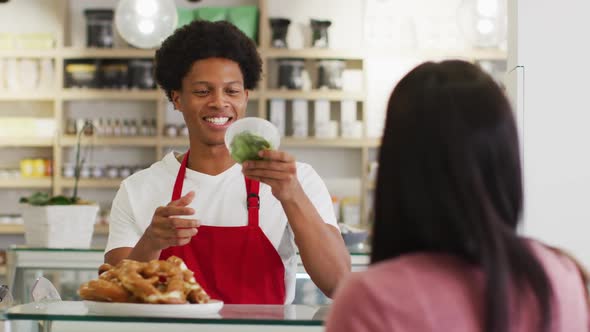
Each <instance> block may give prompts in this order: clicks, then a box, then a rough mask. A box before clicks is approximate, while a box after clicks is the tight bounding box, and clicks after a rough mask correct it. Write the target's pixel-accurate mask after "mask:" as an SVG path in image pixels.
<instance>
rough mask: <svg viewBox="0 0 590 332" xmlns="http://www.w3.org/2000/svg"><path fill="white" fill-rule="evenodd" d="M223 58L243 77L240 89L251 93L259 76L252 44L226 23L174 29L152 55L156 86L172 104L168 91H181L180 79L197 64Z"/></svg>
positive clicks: (259, 66) (197, 23)
mask: <svg viewBox="0 0 590 332" xmlns="http://www.w3.org/2000/svg"><path fill="white" fill-rule="evenodd" d="M207 58H224V59H229V60H232V61H235V62H237V63H238V65H239V66H240V69H241V71H242V75H243V76H244V88H246V89H248V90H252V89H254V88H255V87H256V85H257V84H258V81H259V80H260V75H261V72H262V60H261V59H260V54H258V50H257V49H256V44H254V42H253V41H252V40H251V39H250V38H248V36H246V35H245V34H244V33H243V32H242V31H240V30H239V29H238V28H236V27H235V26H234V25H233V24H231V23H229V22H226V21H218V22H208V21H201V20H197V21H193V22H192V23H190V24H188V25H185V26H183V27H181V28H178V29H176V31H175V32H174V34H172V35H171V36H170V37H168V38H167V39H166V40H165V41H164V42H163V43H162V46H161V47H160V49H159V50H157V51H156V61H155V67H156V68H155V75H156V82H158V85H160V87H161V88H162V89H164V91H165V92H166V96H168V99H169V100H170V101H172V90H177V91H178V90H180V89H181V88H182V79H183V78H184V77H185V76H186V74H187V73H188V72H189V70H190V68H191V66H192V64H193V63H194V62H195V61H197V60H202V59H207Z"/></svg>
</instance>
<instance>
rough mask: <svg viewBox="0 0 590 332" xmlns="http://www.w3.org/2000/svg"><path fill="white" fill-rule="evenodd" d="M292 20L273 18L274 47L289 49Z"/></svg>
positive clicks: (271, 26)
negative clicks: (288, 42)
mask: <svg viewBox="0 0 590 332" xmlns="http://www.w3.org/2000/svg"><path fill="white" fill-rule="evenodd" d="M290 23H291V20H289V19H287V18H279V17H277V18H271V19H270V28H271V29H272V39H271V40H272V41H271V44H272V47H276V48H287V47H288V46H287V31H288V30H289V24H290Z"/></svg>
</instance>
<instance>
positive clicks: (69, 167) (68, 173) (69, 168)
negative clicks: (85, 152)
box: [63, 164, 76, 178]
mask: <svg viewBox="0 0 590 332" xmlns="http://www.w3.org/2000/svg"><path fill="white" fill-rule="evenodd" d="M63 175H64V178H73V177H74V176H75V175H76V169H75V168H74V165H73V164H65V165H64V166H63Z"/></svg>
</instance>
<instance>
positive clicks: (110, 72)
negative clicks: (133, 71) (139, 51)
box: [100, 62, 129, 89]
mask: <svg viewBox="0 0 590 332" xmlns="http://www.w3.org/2000/svg"><path fill="white" fill-rule="evenodd" d="M128 70H129V68H128V66H127V64H126V63H117V62H115V63H108V64H103V65H101V66H100V87H101V88H103V89H126V88H127V82H128V81H129V75H128Z"/></svg>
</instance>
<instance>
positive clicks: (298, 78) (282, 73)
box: [278, 59, 305, 90]
mask: <svg viewBox="0 0 590 332" xmlns="http://www.w3.org/2000/svg"><path fill="white" fill-rule="evenodd" d="M278 63H279V79H278V85H279V88H287V89H290V90H299V89H302V88H303V69H304V67H305V61H304V60H303V59H281V60H279V61H278Z"/></svg>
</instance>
